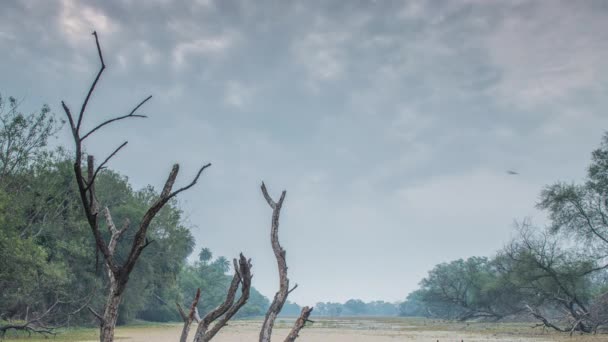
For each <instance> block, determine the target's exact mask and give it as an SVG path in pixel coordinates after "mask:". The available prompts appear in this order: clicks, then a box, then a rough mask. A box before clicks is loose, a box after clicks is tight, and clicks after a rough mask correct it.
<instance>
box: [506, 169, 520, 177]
mask: <svg viewBox="0 0 608 342" xmlns="http://www.w3.org/2000/svg"><path fill="white" fill-rule="evenodd" d="M507 173H508V174H510V175H512V176H515V175H518V174H519V172H516V171H513V170H507Z"/></svg>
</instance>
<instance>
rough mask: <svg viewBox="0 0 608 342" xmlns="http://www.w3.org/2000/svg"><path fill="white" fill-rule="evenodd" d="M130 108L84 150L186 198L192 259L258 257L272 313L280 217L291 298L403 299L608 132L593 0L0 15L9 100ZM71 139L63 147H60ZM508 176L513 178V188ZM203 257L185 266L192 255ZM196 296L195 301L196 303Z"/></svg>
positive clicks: (187, 4)
mask: <svg viewBox="0 0 608 342" xmlns="http://www.w3.org/2000/svg"><path fill="white" fill-rule="evenodd" d="M93 30H96V31H97V32H98V34H99V38H100V43H101V46H102V49H103V53H104V58H105V61H106V64H107V69H106V71H105V72H104V75H103V76H102V79H101V83H100V84H99V86H98V87H97V90H96V92H95V94H94V95H93V98H92V100H91V103H90V106H89V112H88V115H87V117H86V119H85V122H84V126H85V127H94V126H95V125H96V123H99V122H101V121H103V120H104V119H107V118H110V117H113V116H117V115H123V114H126V113H127V112H128V111H129V110H130V109H131V108H132V107H133V106H134V105H135V104H137V103H138V102H139V101H140V100H142V99H144V98H145V97H146V96H148V95H152V96H153V98H152V100H150V101H149V102H148V103H146V105H145V106H144V107H143V108H142V109H141V110H140V114H145V115H148V116H149V118H148V119H145V120H140V119H133V120H131V121H123V122H121V123H119V124H116V125H114V126H111V127H108V128H107V129H104V130H102V131H99V133H98V134H97V135H96V136H95V137H94V138H92V139H90V141H89V139H87V145H86V150H87V151H88V152H90V153H92V154H94V155H96V156H98V158H102V157H103V156H105V155H107V154H108V153H110V152H111V151H112V150H113V149H114V148H115V147H117V146H118V145H120V144H121V143H122V141H124V140H128V141H129V145H128V146H127V148H125V149H124V150H122V151H121V153H120V154H119V155H118V156H117V157H116V158H115V159H113V160H112V161H111V163H110V165H109V167H111V168H113V169H115V170H118V171H119V172H121V173H123V174H125V175H127V176H128V177H129V180H130V181H131V183H132V184H133V185H134V186H135V188H141V187H143V186H145V185H147V184H152V185H154V186H156V187H161V186H162V184H163V181H164V180H165V179H166V176H167V174H168V172H169V170H170V169H171V165H172V164H173V163H180V166H181V171H180V176H179V177H178V184H186V183H187V182H189V180H190V179H191V177H192V176H193V175H194V174H195V172H196V170H197V168H198V167H200V166H201V165H203V164H205V163H207V162H211V163H213V166H212V167H211V168H209V169H207V170H206V171H205V173H204V174H203V176H202V178H201V180H200V182H199V184H197V186H196V187H195V188H193V189H191V190H189V191H188V192H187V193H184V194H183V195H180V198H179V201H180V204H181V206H182V207H183V208H184V211H185V222H186V223H187V224H188V225H189V226H190V227H191V231H192V234H193V236H194V237H195V238H196V241H197V249H198V248H200V247H208V248H210V249H211V250H212V251H213V253H214V255H216V256H219V255H223V256H226V257H229V258H231V257H234V256H237V255H238V253H239V252H241V251H242V252H243V253H244V254H245V255H246V256H248V257H250V258H252V259H253V273H254V275H255V276H254V278H253V285H254V286H255V287H256V288H258V289H259V290H260V291H261V292H262V293H263V294H264V295H266V296H268V297H270V298H272V296H273V295H274V292H275V291H276V290H277V288H278V275H277V268H276V262H275V260H274V255H273V253H272V250H271V247H270V237H269V234H270V217H271V209H270V208H269V207H268V205H267V204H266V203H265V201H264V199H263V197H262V195H261V192H260V189H259V186H260V184H261V182H262V181H264V182H266V184H267V186H268V188H269V191H270V192H271V194H273V195H274V196H276V197H278V196H279V194H280V192H281V190H283V189H286V190H287V197H286V200H285V204H284V207H283V211H282V216H281V228H280V240H281V243H282V245H283V246H284V248H285V249H286V250H287V262H288V265H289V277H290V279H291V282H292V284H293V283H297V284H298V285H299V286H298V289H297V290H296V291H294V292H293V293H291V295H290V299H291V300H292V301H296V302H297V303H299V304H301V305H312V304H314V303H316V302H319V301H345V300H348V299H350V298H360V299H363V300H366V301H368V300H387V301H399V300H403V299H404V298H405V297H406V295H407V294H408V293H409V292H410V291H412V290H414V289H416V288H417V286H418V282H419V281H420V280H421V279H422V278H423V277H424V276H425V275H426V274H427V272H428V271H429V270H430V269H431V268H432V267H433V266H434V265H435V264H437V263H441V262H447V261H450V260H454V259H458V258H466V257H470V256H478V255H484V256H491V255H492V254H493V253H495V252H496V251H497V250H498V249H500V248H501V247H502V246H503V245H504V244H506V243H507V242H508V240H509V239H510V238H511V237H513V236H514V231H513V222H514V220H521V219H523V218H527V217H529V218H531V219H532V220H533V222H535V223H536V224H538V225H543V224H545V223H546V218H545V215H544V213H542V212H539V211H538V210H537V209H535V203H537V201H538V196H539V192H540V190H541V189H542V187H543V186H544V185H547V184H551V183H553V182H555V181H558V180H562V181H566V182H573V181H580V180H582V178H583V177H584V175H585V169H586V166H587V165H588V163H589V160H590V152H591V151H592V150H593V149H594V148H596V147H598V146H599V143H600V139H601V136H602V134H603V133H604V131H605V130H606V128H608V115H607V113H606V108H607V105H608V97H607V96H606V92H607V90H608V81H607V80H608V64H607V62H606V61H607V60H608V2H605V1H548V0H547V1H520V0H512V1H485V0H483V1H482V0H459V1H417V0H416V1H389V0H387V1H330V0H328V1H314V0H312V1H308V0H306V1H305V0H300V1H244V0H242V1H237V0H224V1H214V0H188V1H186V0H184V1H169V0H146V1H143V0H123V1H118V0H107V1H68V0H64V1H43V0H40V1H31V0H28V1H25V0H24V1H12V0H8V1H3V2H2V5H1V10H0V55H1V56H2V63H0V75H2V77H0V94H3V95H6V96H8V95H13V96H15V97H17V98H19V99H23V106H22V108H24V109H29V110H32V111H33V110H35V109H36V108H40V106H41V105H42V104H44V103H47V104H49V105H50V107H51V108H52V109H53V111H54V112H55V113H56V114H57V115H58V116H61V115H63V113H62V111H61V106H60V101H61V100H65V101H66V103H67V104H68V105H70V106H71V107H72V108H77V107H79V106H80V104H81V102H82V99H83V98H84V95H85V94H86V91H87V90H88V86H89V84H90V82H91V81H92V79H93V78H94V76H95V74H96V72H97V70H98V68H99V60H98V58H97V52H96V49H95V45H94V39H93V37H92V36H91V32H92V31H93ZM65 128H66V129H65V130H64V131H63V132H62V133H61V134H60V136H59V138H58V139H57V141H55V142H54V144H57V145H64V146H71V145H70V144H71V141H70V136H69V134H68V132H67V127H65ZM507 170H515V171H517V172H518V173H519V174H518V175H509V174H507V172H506V171H507ZM195 254H196V253H195ZM203 291H204V289H203Z"/></svg>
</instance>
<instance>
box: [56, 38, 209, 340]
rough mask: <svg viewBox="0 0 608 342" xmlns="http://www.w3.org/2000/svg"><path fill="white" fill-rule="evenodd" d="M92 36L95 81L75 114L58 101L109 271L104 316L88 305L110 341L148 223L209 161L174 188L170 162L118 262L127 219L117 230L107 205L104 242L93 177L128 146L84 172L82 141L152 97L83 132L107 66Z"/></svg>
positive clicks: (87, 210)
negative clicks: (96, 61)
mask: <svg viewBox="0 0 608 342" xmlns="http://www.w3.org/2000/svg"><path fill="white" fill-rule="evenodd" d="M93 36H94V37H95V44H96V46H97V53H98V55H99V61H100V64H101V65H100V68H99V71H98V72H97V76H96V77H95V80H94V81H93V83H92V84H91V86H90V87H89V91H88V93H87V95H86V97H85V99H84V101H83V103H82V106H81V107H80V112H79V113H78V115H72V112H71V110H70V108H69V107H68V106H67V105H66V104H65V102H63V101H62V102H61V106H62V107H63V110H64V112H65V114H66V116H67V119H68V122H69V124H70V129H71V131H72V136H73V138H74V144H75V158H74V174H75V176H76V184H77V185H78V192H79V194H80V201H81V204H82V207H83V211H84V214H85V217H86V219H87V222H88V224H89V226H90V228H91V233H92V234H93V237H94V238H95V245H96V246H95V253H96V255H97V253H98V252H101V254H102V255H103V258H104V263H105V266H106V269H107V272H108V277H109V279H110V287H109V293H108V298H107V301H106V305H105V307H104V311H103V315H100V314H98V313H96V312H95V310H93V309H92V308H91V307H89V310H90V311H91V312H92V313H93V314H94V315H95V316H96V317H97V319H99V321H100V326H101V328H100V335H99V339H100V341H101V342H112V341H113V340H114V327H115V326H116V320H117V318H118V307H119V305H120V302H121V299H122V295H123V293H124V290H125V289H126V287H127V283H128V281H129V275H130V274H131V272H132V271H133V268H134V267H135V264H136V263H137V260H138V259H139V257H140V256H141V252H142V251H143V250H144V249H145V248H146V247H148V246H149V245H150V244H151V243H152V242H153V241H151V240H148V237H147V232H148V227H149V226H150V223H151V222H152V220H153V219H154V217H155V216H156V214H158V212H159V211H160V210H161V209H162V208H163V206H165V205H166V204H167V203H168V202H169V201H171V199H172V198H174V197H175V196H177V195H178V194H179V193H181V192H182V191H186V190H188V189H190V188H191V187H193V186H194V185H195V184H196V182H197V181H198V179H199V177H200V175H201V173H202V172H203V171H204V170H205V169H206V168H207V167H209V166H211V164H206V165H204V166H203V167H201V168H200V169H199V170H198V173H197V174H196V176H195V177H194V179H193V180H192V181H191V182H190V183H189V184H188V185H186V186H183V187H181V188H179V189H177V190H173V185H174V184H175V180H176V178H177V174H178V173H179V165H178V164H175V165H173V168H172V169H171V172H170V173H169V177H168V178H167V180H166V181H165V185H164V186H163V189H162V191H161V193H160V195H159V197H158V199H156V201H154V203H152V205H151V206H150V207H149V208H148V210H147V211H146V213H145V214H144V215H143V217H142V218H141V221H140V223H139V227H138V229H137V231H136V232H135V235H134V238H133V241H132V243H131V248H130V250H129V252H128V255H127V256H126V258H125V260H124V262H122V263H117V261H116V260H115V259H114V250H115V249H116V246H117V244H118V242H119V240H120V238H121V236H122V235H123V233H124V232H125V231H126V230H127V228H128V227H129V222H128V221H126V222H125V224H124V225H123V227H122V228H121V229H120V230H119V229H117V228H116V226H115V225H114V222H113V221H112V216H111V215H110V211H109V210H108V208H107V207H106V208H105V210H104V216H105V219H106V222H107V226H108V230H109V231H110V234H111V237H110V240H109V241H106V240H105V238H104V236H103V235H102V233H101V231H100V226H99V217H98V216H99V213H100V212H99V208H100V205H99V203H98V202H97V196H96V192H95V180H96V178H97V175H98V174H99V172H101V171H102V170H103V169H104V168H105V165H106V164H107V163H108V161H110V159H112V157H114V156H115V155H116V154H117V153H118V152H119V151H120V150H121V149H122V148H123V147H125V146H126V145H127V142H124V143H122V144H121V145H120V146H118V147H117V148H116V149H115V150H114V151H113V152H112V153H111V154H110V155H109V156H108V157H107V158H106V159H105V160H104V161H103V162H102V163H101V164H99V166H97V167H95V165H94V158H93V156H92V155H89V156H88V157H87V169H86V173H85V172H84V171H83V165H82V164H83V142H84V140H85V139H87V138H88V137H90V136H91V135H92V134H93V133H95V132H96V131H98V130H100V129H101V128H103V127H105V126H107V125H109V124H111V123H114V122H116V121H120V120H124V119H129V118H145V117H146V116H145V115H139V114H135V112H136V111H137V110H138V109H139V108H140V107H141V106H142V105H143V104H144V103H146V102H147V101H148V100H150V98H152V96H149V97H147V98H146V99H144V100H143V101H141V102H140V103H139V104H138V105H137V106H135V107H134V108H133V109H132V110H131V112H130V113H129V114H127V115H123V116H119V117H115V118H112V119H109V120H106V121H104V122H102V123H100V124H98V125H97V126H95V127H94V128H93V129H91V130H90V131H88V132H83V131H82V122H83V119H84V117H85V112H86V109H87V104H88V103H89V100H90V98H91V95H92V94H93V92H94V90H95V86H96V85H97V82H98V81H99V79H100V77H101V75H102V73H103V71H104V70H105V68H106V65H105V63H104V60H103V55H102V52H101V47H100V44H99V39H98V37H97V32H93Z"/></svg>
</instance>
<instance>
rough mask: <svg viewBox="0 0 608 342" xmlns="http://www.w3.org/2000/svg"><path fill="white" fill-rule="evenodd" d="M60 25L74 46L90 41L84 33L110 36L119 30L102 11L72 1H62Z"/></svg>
mask: <svg viewBox="0 0 608 342" xmlns="http://www.w3.org/2000/svg"><path fill="white" fill-rule="evenodd" d="M58 24H59V26H60V28H61V32H62V33H63V34H64V36H65V38H66V39H67V40H68V41H69V42H71V43H72V44H80V43H82V42H83V41H86V42H88V41H89V37H87V36H86V35H84V34H83V32H93V31H95V30H98V31H100V32H103V33H104V35H107V36H110V35H111V34H112V33H115V32H117V31H118V30H119V26H118V24H117V23H116V22H115V21H113V20H112V19H111V18H110V17H108V16H107V15H105V14H104V13H103V11H102V10H101V9H99V8H95V7H92V6H87V5H84V4H82V3H79V2H74V1H70V0H62V2H61V13H60V15H59V18H58Z"/></svg>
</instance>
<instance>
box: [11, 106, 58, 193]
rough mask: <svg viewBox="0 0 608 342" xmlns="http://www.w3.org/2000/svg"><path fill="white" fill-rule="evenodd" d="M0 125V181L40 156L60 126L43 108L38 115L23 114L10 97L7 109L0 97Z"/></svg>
mask: <svg viewBox="0 0 608 342" xmlns="http://www.w3.org/2000/svg"><path fill="white" fill-rule="evenodd" d="M0 124H1V125H2V126H1V127H0V182H6V179H5V178H6V176H7V175H9V174H13V173H15V172H16V171H18V170H20V169H23V168H25V167H27V166H28V165H31V163H32V162H33V161H35V160H38V159H39V158H41V157H43V156H44V154H45V150H44V147H45V146H46V145H47V143H48V139H49V137H51V136H53V135H54V134H55V133H56V132H57V131H58V130H59V129H60V127H61V124H60V123H58V122H57V121H56V120H55V117H54V116H53V115H52V113H51V110H50V108H49V107H48V106H47V105H44V106H42V108H41V109H40V112H38V113H32V114H29V115H25V114H23V113H22V112H20V111H19V103H18V102H17V100H16V99H15V98H14V97H12V96H11V97H9V98H8V106H7V103H6V101H5V100H4V99H3V98H2V96H0Z"/></svg>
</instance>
